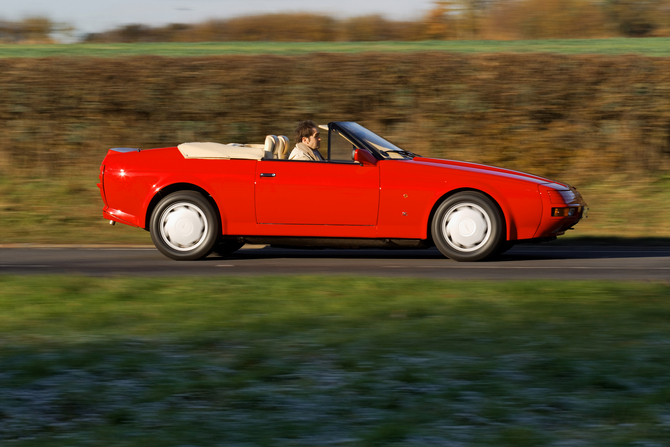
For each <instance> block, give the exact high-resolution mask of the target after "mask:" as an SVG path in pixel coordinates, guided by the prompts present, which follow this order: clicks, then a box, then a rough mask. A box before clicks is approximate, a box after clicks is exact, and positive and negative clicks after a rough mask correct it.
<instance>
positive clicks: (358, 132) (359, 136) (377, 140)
mask: <svg viewBox="0 0 670 447" xmlns="http://www.w3.org/2000/svg"><path fill="white" fill-rule="evenodd" d="M333 131H338V132H339V133H342V134H344V135H346V136H347V137H349V139H350V141H351V142H353V143H354V144H355V145H356V147H359V148H362V149H367V150H368V151H369V152H370V153H371V154H372V155H373V156H374V157H375V158H376V159H377V160H411V159H412V158H413V157H415V156H416V155H415V154H412V153H411V152H409V151H406V150H404V149H401V148H399V147H398V146H396V145H395V144H393V143H391V142H390V141H388V140H387V139H385V138H382V137H380V136H379V135H377V134H376V133H374V132H372V131H371V130H369V129H366V128H365V127H363V126H361V125H360V124H358V123H356V122H354V121H333V122H330V123H328V138H329V146H330V134H331V132H333ZM378 146H380V147H383V148H384V149H383V150H382V149H380V148H378ZM387 152H394V153H397V154H399V155H400V156H401V157H402V158H396V157H391V156H390V155H388V153H387Z"/></svg>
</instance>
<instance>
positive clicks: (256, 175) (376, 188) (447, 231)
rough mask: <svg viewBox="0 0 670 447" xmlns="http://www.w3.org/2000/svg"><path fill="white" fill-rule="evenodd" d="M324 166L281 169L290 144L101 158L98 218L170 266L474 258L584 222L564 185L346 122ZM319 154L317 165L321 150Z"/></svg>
mask: <svg viewBox="0 0 670 447" xmlns="http://www.w3.org/2000/svg"><path fill="white" fill-rule="evenodd" d="M322 127H323V128H324V129H327V130H328V146H327V157H325V158H326V160H325V161H320V162H314V161H295V160H288V159H287V158H288V153H289V152H290V151H289V144H288V138H286V137H283V136H280V137H275V136H273V135H269V136H268V137H267V138H266V140H265V143H264V144H257V145H253V144H249V145H245V144H235V143H230V144H219V143H185V144H181V145H179V146H178V147H168V148H159V149H131V148H115V149H110V150H109V151H108V153H107V156H106V157H105V159H104V161H103V163H102V166H101V167H100V183H98V187H99V188H100V192H101V195H102V200H103V202H104V209H103V216H104V217H105V218H106V219H109V220H110V223H115V222H119V223H123V224H127V225H132V226H136V227H141V228H143V229H145V230H148V231H150V233H151V237H152V240H153V242H154V244H155V245H156V247H157V248H158V250H160V251H161V252H162V253H163V254H165V255H166V256H168V257H170V258H173V259H177V260H191V259H198V258H202V257H205V256H207V255H209V254H210V253H211V252H213V251H214V252H217V253H219V254H226V253H230V252H232V251H235V250H237V249H238V248H240V247H241V246H242V245H244V244H245V243H256V244H272V245H278V246H287V247H342V248H354V247H380V248H418V247H431V246H437V248H438V249H439V250H440V251H441V252H442V253H443V254H444V255H445V256H447V257H449V258H451V259H454V260H456V261H477V260H481V259H485V258H488V257H491V256H494V255H496V254H499V253H501V252H503V251H505V250H507V249H509V248H510V247H511V246H512V245H514V244H515V243H518V242H526V241H542V240H549V239H553V238H555V237H556V236H559V235H562V234H563V233H564V232H565V231H566V230H568V229H570V228H572V227H573V226H574V225H575V224H576V223H577V222H579V220H580V219H582V218H583V217H585V215H586V212H587V209H588V208H587V206H586V203H585V202H584V200H583V199H582V197H581V195H580V194H579V193H578V192H577V190H576V189H575V188H573V187H571V186H569V185H567V184H565V183H558V182H555V181H553V180H549V179H546V178H542V177H538V176H535V175H530V174H526V173H522V172H516V171H511V170H507V169H502V168H497V167H492V166H486V165H480V164H473V163H466V162H460V161H452V160H443V159H435V158H424V157H421V156H418V155H416V154H414V153H412V152H409V151H406V150H403V149H400V148H398V147H396V146H394V145H393V144H392V143H390V142H388V141H386V140H385V139H383V138H382V137H380V136H378V135H376V134H374V133H373V132H371V131H369V130H368V129H366V128H364V127H362V126H361V125H359V124H357V123H354V122H331V123H329V124H328V126H322ZM322 152H324V156H325V151H322Z"/></svg>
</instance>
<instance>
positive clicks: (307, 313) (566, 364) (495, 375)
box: [0, 276, 670, 447]
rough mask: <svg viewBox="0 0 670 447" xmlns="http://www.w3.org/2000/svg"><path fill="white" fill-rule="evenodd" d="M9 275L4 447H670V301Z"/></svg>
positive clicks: (490, 288)
mask: <svg viewBox="0 0 670 447" xmlns="http://www.w3.org/2000/svg"><path fill="white" fill-rule="evenodd" d="M27 279H28V278H26V277H12V276H0V340H1V341H2V342H1V344H0V444H3V445H12V446H21V447H24V446H40V447H44V446H47V447H49V446H79V445H82V446H83V445H105V446H146V445H160V446H185V445H203V446H204V445H207V446H210V445H226V446H227V445H240V446H241V445H244V446H301V445H304V446H322V445H336V446H378V445H402V446H422V447H423V446H446V445H468V446H514V447H520V446H559V445H566V446H567V445H598V446H629V445H630V446H633V445H649V446H651V445H666V444H665V443H666V442H667V439H668V438H669V437H670V385H669V384H670V324H669V323H670V303H669V302H668V300H667V297H668V296H670V286H669V285H668V284H667V283H665V284H625V283H624V284H616V285H614V284H609V283H601V282H560V283H558V282H555V283H552V282H549V283H539V282H521V283H519V282H503V283H489V282H481V283H478V284H472V283H466V282H445V281H427V280H421V281H419V280H396V279H361V278H309V277H306V278H272V277H267V278H226V279H180V278H170V279H157V278H134V279H128V278H81V277H30V280H29V281H28V280H27Z"/></svg>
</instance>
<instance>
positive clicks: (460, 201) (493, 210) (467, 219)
mask: <svg viewBox="0 0 670 447" xmlns="http://www.w3.org/2000/svg"><path fill="white" fill-rule="evenodd" d="M504 222H505V221H504V219H503V216H502V213H501V212H500V210H499V209H498V206H497V205H496V204H495V203H494V202H493V201H492V200H491V199H490V198H488V197H487V196H485V195H484V194H482V193H479V192H475V191H472V192H462V193H458V194H455V195H453V196H451V197H449V198H447V199H446V200H445V201H444V202H442V203H441V204H440V206H439V207H438V208H437V210H436V211H435V215H434V216H433V221H432V223H431V234H432V236H433V242H434V243H435V245H436V246H437V248H438V249H439V250H440V252H441V253H442V254H443V255H445V256H446V257H448V258H451V259H453V260H454V261H459V262H468V261H481V260H482V259H486V258H488V257H489V256H493V255H495V254H496V253H497V250H498V248H499V247H500V245H501V244H502V243H503V242H504V241H505V231H504V230H505V225H504Z"/></svg>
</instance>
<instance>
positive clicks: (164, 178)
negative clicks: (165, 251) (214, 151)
mask: <svg viewBox="0 0 670 447" xmlns="http://www.w3.org/2000/svg"><path fill="white" fill-rule="evenodd" d="M103 164H104V165H105V176H104V179H105V196H106V198H107V204H108V208H109V209H106V210H105V211H106V212H107V213H109V214H112V215H117V216H119V217H120V218H121V220H122V221H124V223H129V224H131V225H135V226H138V227H142V228H146V221H147V214H146V213H147V208H148V206H149V204H150V203H151V200H152V199H153V198H154V196H156V194H160V193H161V191H162V190H164V189H165V188H167V187H169V186H170V185H175V184H188V185H194V186H197V187H199V188H201V189H203V190H205V191H206V192H207V193H208V194H210V195H211V196H212V198H213V199H214V201H215V202H216V204H217V206H218V208H219V211H220V215H221V216H222V222H221V224H222V231H223V233H236V232H237V231H238V228H240V227H242V228H245V229H247V228H248V227H249V225H253V224H255V218H254V206H253V204H254V183H253V182H254V173H255V166H256V161H255V160H206V159H184V158H183V157H182V155H181V153H180V152H179V150H178V149H177V148H166V149H149V150H143V151H141V152H134V153H127V154H122V153H116V152H113V151H110V152H109V154H108V155H107V157H106V158H105V161H104V162H103Z"/></svg>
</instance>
